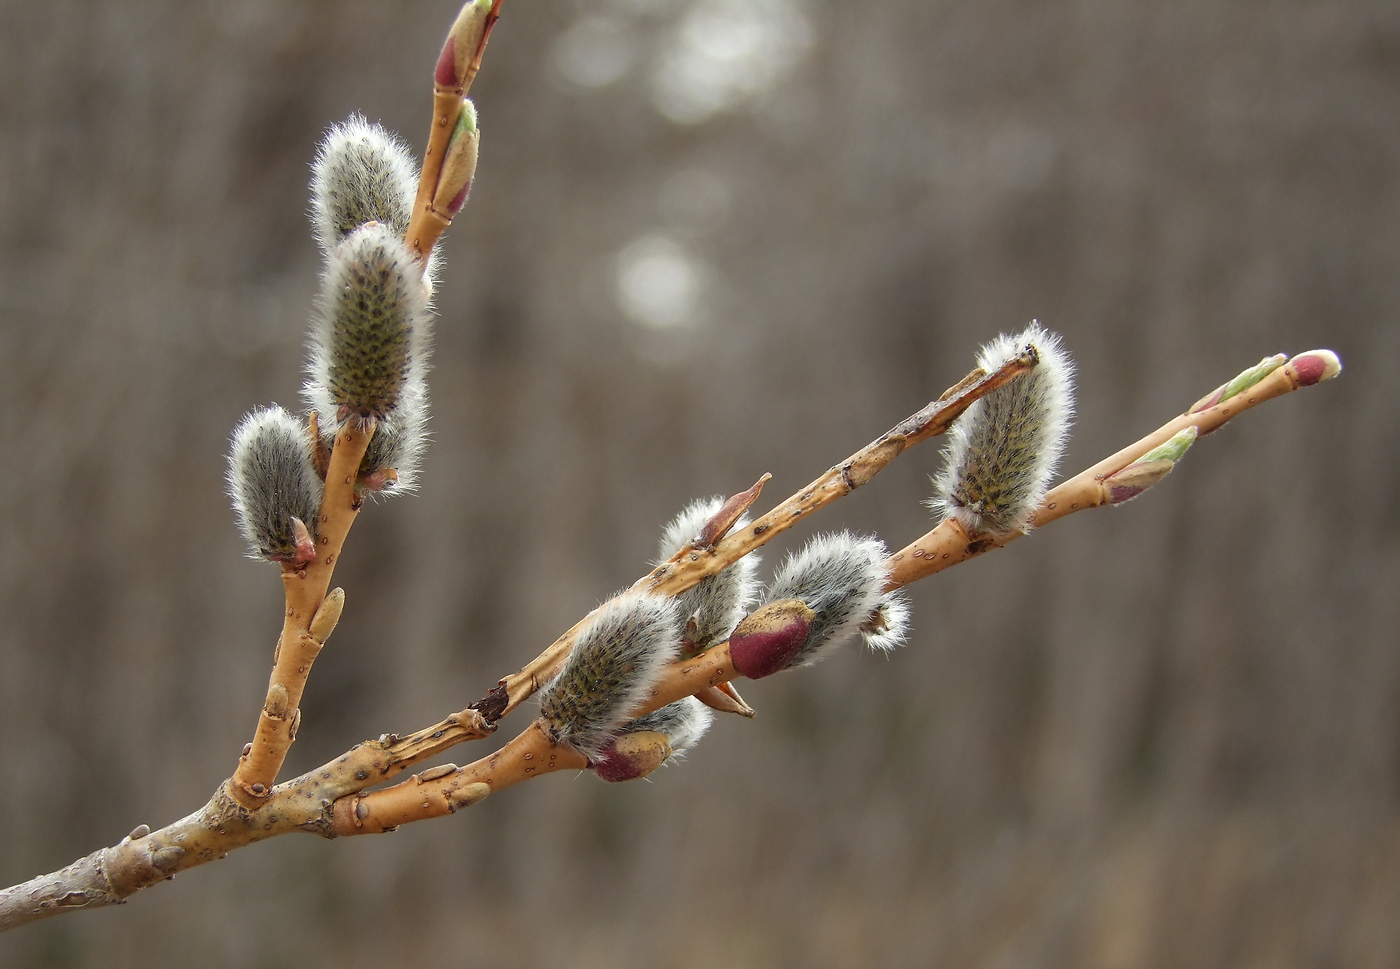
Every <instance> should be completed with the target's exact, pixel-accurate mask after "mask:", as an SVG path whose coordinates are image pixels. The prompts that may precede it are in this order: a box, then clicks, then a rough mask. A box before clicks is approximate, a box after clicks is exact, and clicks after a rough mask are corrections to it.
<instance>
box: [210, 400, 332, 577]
mask: <svg viewBox="0 0 1400 969" xmlns="http://www.w3.org/2000/svg"><path fill="white" fill-rule="evenodd" d="M228 464H229V466H228V490H229V497H230V498H232V499H233V510H234V514H235V515H236V516H237V518H238V528H239V531H241V532H242V533H243V538H244V540H245V541H246V542H247V543H248V549H249V555H250V556H251V557H253V558H266V559H271V560H274V561H292V559H293V557H294V555H295V552H296V535H295V532H294V529H293V525H292V518H293V517H295V518H298V519H300V520H301V522H302V524H304V525H305V526H306V527H307V529H308V530H309V531H311V532H312V534H313V536H314V534H315V527H316V516H317V515H318V514H319V512H320V506H321V492H322V485H321V479H320V478H318V477H317V476H316V470H315V468H314V466H313V465H312V461H311V442H310V440H309V437H308V434H307V430H306V427H305V425H303V424H302V423H301V421H299V420H297V419H296V418H295V417H293V416H292V415H291V414H288V413H287V412H286V411H285V410H283V409H282V408H281V407H278V406H277V405H276V404H274V405H273V406H271V407H259V408H258V409H257V410H254V411H253V412H252V413H250V414H247V415H245V416H244V417H243V420H241V421H239V423H238V427H237V428H235V429H234V432H233V443H232V446H231V447H230V449H229V459H228Z"/></svg>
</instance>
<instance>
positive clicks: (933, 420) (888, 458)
mask: <svg viewBox="0 0 1400 969" xmlns="http://www.w3.org/2000/svg"><path fill="white" fill-rule="evenodd" d="M1036 362H1037V361H1036V357H1035V354H1034V352H1029V351H1028V352H1027V353H1023V354H1021V355H1020V356H1018V357H1015V358H1014V359H1012V360H1010V361H1008V362H1007V363H1006V364H1005V365H1003V366H1002V367H1000V368H999V369H997V370H995V371H993V372H992V373H985V372H983V371H981V370H974V371H973V372H972V373H970V374H968V375H967V376H966V377H964V378H963V379H962V380H961V381H959V382H958V383H957V384H955V385H954V386H953V387H951V388H950V389H949V390H948V391H946V392H945V393H944V394H943V396H941V397H939V398H938V399H937V400H936V401H934V402H932V403H931V404H929V405H928V406H927V407H925V408H923V409H922V410H920V411H919V412H918V413H916V414H913V415H911V416H910V417H908V418H906V419H905V420H903V421H901V422H900V423H898V424H896V425H895V426H894V427H892V428H891V429H890V430H889V431H887V432H886V433H884V434H882V435H881V436H880V437H878V438H876V439H875V440H874V441H872V442H871V443H870V444H868V445H866V446H865V447H863V448H861V449H860V450H859V451H857V452H856V453H855V454H853V455H851V456H850V457H849V458H847V459H846V460H845V461H843V462H841V463H840V464H838V465H836V466H834V467H832V468H831V469H830V470H828V471H827V472H826V473H825V474H823V475H822V476H821V477H819V478H817V479H816V480H815V481H813V482H812V483H811V484H809V485H807V487H805V488H803V489H802V490H801V491H798V492H797V493H796V494H794V495H792V496H791V497H789V498H788V499H787V500H786V501H784V502H783V503H782V504H780V505H778V507H776V508H774V509H773V510H772V511H770V512H768V513H767V514H766V515H763V516H762V517H760V518H759V519H757V520H756V521H754V522H752V523H751V524H749V525H747V526H745V527H744V528H743V529H741V530H740V531H738V532H735V533H734V534H731V535H729V536H727V537H725V538H724V539H723V540H721V541H719V542H718V543H716V544H715V545H713V546H707V547H700V546H697V545H696V544H695V543H692V544H690V545H688V546H686V547H685V548H682V549H681V550H680V551H679V552H677V553H676V554H675V555H673V556H672V557H671V558H670V559H668V560H667V561H665V562H663V563H662V564H660V565H658V566H657V567H656V568H655V569H653V570H652V571H651V572H650V573H648V574H647V575H644V576H642V578H640V579H638V580H637V581H636V582H635V583H633V585H632V588H633V589H635V590H646V591H648V592H656V593H661V594H664V595H677V594H679V593H681V592H684V591H685V590H687V589H689V588H691V587H692V586H694V585H695V584H696V583H698V582H699V581H700V580H701V579H703V578H705V577H706V576H708V575H713V574H715V573H716V572H719V571H720V570H721V569H724V568H727V567H728V566H730V565H733V564H734V563H735V562H737V561H739V559H741V558H743V557H744V556H745V555H748V554H749V553H750V552H752V551H754V550H755V549H757V548H759V547H761V546H762V545H764V544H765V543H767V542H768V541H769V540H770V539H772V538H773V537H775V536H777V535H781V534H782V533H783V532H785V531H787V530H788V529H789V528H791V527H792V526H793V525H795V524H797V523H798V522H799V521H801V520H803V519H804V518H806V517H807V516H808V515H810V514H811V513H812V512H814V511H817V510H818V509H821V508H824V507H826V506H827V505H829V504H831V503H832V502H833V501H836V500H837V499H839V498H843V497H845V496H846V495H848V494H850V493H851V492H852V491H854V490H856V489H857V488H859V487H860V486H861V485H863V484H866V483H867V482H869V481H870V480H871V479H872V478H874V477H875V475H877V474H879V473H880V472H881V471H883V470H884V469H885V468H887V467H889V465H890V462H892V461H893V460H894V459H895V458H897V457H899V456H900V455H901V454H903V453H904V451H905V450H907V449H908V448H910V447H912V446H913V445H915V444H918V443H919V442H921V441H925V440H927V439H928V438H930V437H933V436H935V435H938V434H942V433H943V432H944V431H946V430H947V429H948V428H949V426H951V425H952V423H953V421H955V420H957V419H958V417H959V416H960V415H961V414H962V412H963V411H965V410H967V408H969V407H971V406H972V404H973V403H975V402H976V401H977V400H980V399H981V398H982V397H984V396H986V395H987V394H989V393H991V392H992V391H993V390H996V389H997V388H998V387H1001V386H1002V385H1004V384H1006V383H1007V382H1008V381H1010V380H1013V379H1015V378H1016V377H1018V376H1020V375H1021V374H1023V373H1025V372H1026V371H1028V370H1030V369H1031V368H1033V367H1034V366H1035V365H1036ZM590 615H591V614H590ZM587 621H588V617H584V619H582V620H580V621H579V622H578V623H577V624H575V625H574V627H573V628H572V629H570V630H569V631H568V632H566V633H565V634H564V635H562V636H560V637H559V638H558V639H557V640H555V641H554V643H553V645H551V646H550V647H549V648H548V649H546V650H545V651H544V652H543V653H541V654H540V655H539V656H537V657H535V659H534V660H532V661H531V662H530V663H528V664H527V665H525V666H524V667H522V668H521V670H520V671H519V672H518V673H514V674H512V675H511V676H508V677H506V678H505V679H503V680H501V683H500V688H503V689H504V690H505V693H506V704H505V706H504V707H503V708H502V709H501V713H500V716H505V715H506V714H508V713H510V711H512V710H514V709H515V708H516V707H518V706H519V705H520V704H521V703H523V702H524V701H525V700H526V699H528V698H529V697H530V696H531V695H532V694H533V693H534V692H535V691H536V690H538V689H539V688H540V687H541V686H543V685H544V684H545V683H547V682H548V681H549V679H550V677H552V676H553V675H554V673H555V672H556V671H558V669H559V664H560V663H562V662H563V661H564V657H566V656H568V655H569V650H571V649H572V648H573V644H574V640H575V638H577V636H578V632H579V630H580V629H581V628H582V627H583V625H584V623H585V622H587Z"/></svg>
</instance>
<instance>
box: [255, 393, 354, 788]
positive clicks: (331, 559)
mask: <svg viewBox="0 0 1400 969" xmlns="http://www.w3.org/2000/svg"><path fill="white" fill-rule="evenodd" d="M373 434H374V422H373V420H371V421H369V422H368V423H365V424H361V423H360V422H358V421H347V422H346V424H345V426H344V427H342V428H341V429H340V431H339V432H338V433H337V434H336V438H335V446H334V448H333V449H332V450H331V460H330V465H329V467H328V469H327V471H326V490H325V494H324V495H323V497H322V499H321V514H320V516H319V517H318V519H317V523H316V525H317V527H316V558H315V560H314V561H312V562H309V563H307V564H306V565H305V566H304V567H303V568H300V569H297V568H292V567H290V566H287V567H284V568H283V569H282V587H283V590H284V592H285V593H286V603H287V605H286V610H285V612H284V614H283V619H282V634H281V636H280V637H279V638H278V640H277V651H276V653H275V654H274V659H273V667H272V676H271V678H270V681H269V683H268V692H267V699H266V700H265V701H264V703H263V709H262V711H261V713H260V714H259V716H258V726H257V730H256V732H255V734H254V736H253V741H252V743H250V744H249V745H248V746H247V747H245V748H244V752H243V756H242V757H240V758H239V761H238V768H237V770H235V771H234V774H233V776H232V777H231V778H229V781H228V789H229V794H230V795H231V796H232V797H233V798H234V799H235V800H237V801H238V803H239V804H241V805H242V806H243V807H245V808H248V809H250V810H252V809H255V808H257V807H259V806H260V805H261V804H262V803H263V802H264V801H266V799H267V798H268V796H269V795H270V793H271V790H272V785H273V783H274V782H275V781H276V780H277V774H278V772H279V771H280V770H281V769H282V762H283V761H284V760H286V758H287V750H288V749H289V748H290V747H291V745H292V739H293V736H294V734H295V727H296V722H297V716H298V713H297V711H298V708H299V707H300V705H301V696H302V692H303V691H304V690H305V689H306V679H307V677H308V676H310V674H311V664H312V663H313V662H315V660H316V656H317V654H319V653H320V651H321V647H322V646H323V645H324V644H325V638H326V637H327V636H329V635H330V631H331V629H333V628H334V626H335V620H336V619H338V618H339V616H340V609H341V606H342V603H343V599H344V594H343V593H341V594H340V595H333V596H330V597H327V595H326V590H327V588H328V587H329V586H330V582H331V576H332V575H333V574H334V572H335V565H336V562H337V560H338V559H339V558H340V552H341V549H342V547H343V546H344V544H345V537H346V535H348V534H349V532H350V526H351V525H353V524H354V523H355V516H356V515H358V514H359V508H360V504H359V498H358V497H357V496H356V494H355V479H356V476H357V474H358V472H359V468H360V461H361V460H362V459H363V458H364V455H365V449H366V448H368V447H369V441H370V437H371V436H373ZM318 616H319V621H317V620H318ZM313 626H314V627H315V632H314V633H313ZM318 634H319V636H320V638H319V639H318V638H317V635H318Z"/></svg>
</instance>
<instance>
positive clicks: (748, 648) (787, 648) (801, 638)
mask: <svg viewBox="0 0 1400 969" xmlns="http://www.w3.org/2000/svg"><path fill="white" fill-rule="evenodd" d="M815 615H816V613H814V612H812V610H811V609H808V608H807V604H806V603H804V602H803V601H802V600H801V599H781V600H779V601H778V602H770V603H769V604H768V605H766V606H764V607H762V608H761V609H758V610H756V611H754V612H753V613H752V614H750V615H749V616H747V617H745V619H744V620H743V621H742V622H741V623H739V625H738V626H736V627H735V628H734V632H733V633H731V634H730V636H729V655H730V657H731V659H732V660H733V663H734V669H736V670H738V671H739V673H740V674H741V675H743V676H747V677H748V678H749V679H751V680H758V679H762V678H763V677H765V676H771V675H773V674H774V673H777V672H779V671H781V670H785V669H787V668H788V666H790V665H791V664H792V661H793V658H794V657H796V656H797V654H798V653H799V652H800V651H801V649H802V647H803V645H804V644H805V643H806V642H807V633H808V631H809V630H810V629H811V628H812V619H813V618H814V617H815Z"/></svg>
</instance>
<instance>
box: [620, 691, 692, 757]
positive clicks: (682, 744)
mask: <svg viewBox="0 0 1400 969" xmlns="http://www.w3.org/2000/svg"><path fill="white" fill-rule="evenodd" d="M713 719H714V713H713V712H712V711H711V710H710V708H709V707H707V706H705V704H703V703H701V702H700V701H699V700H697V699H695V697H693V696H688V697H685V698H684V699H682V700H677V701H676V702H675V703H668V704H666V705H665V706H664V707H661V708H660V709H659V710H653V711H652V712H651V713H648V714H647V715H646V716H644V717H638V718H637V719H636V720H632V721H630V722H628V723H627V724H626V725H625V726H623V727H622V730H621V732H622V733H637V732H639V731H642V730H654V731H655V732H657V733H659V734H663V735H664V736H665V737H666V741H667V742H668V743H669V744H670V745H671V752H672V753H673V754H679V753H682V752H683V751H685V750H686V749H687V748H690V747H693V746H695V744H696V743H698V742H699V740H700V738H701V737H703V736H704V735H705V731H706V730H708V729H710V722H711V721H712V720H713Z"/></svg>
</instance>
